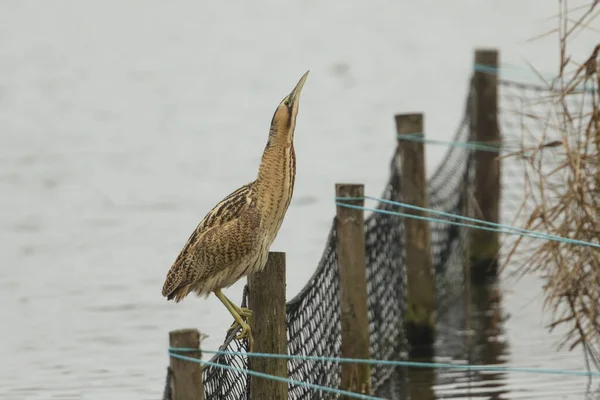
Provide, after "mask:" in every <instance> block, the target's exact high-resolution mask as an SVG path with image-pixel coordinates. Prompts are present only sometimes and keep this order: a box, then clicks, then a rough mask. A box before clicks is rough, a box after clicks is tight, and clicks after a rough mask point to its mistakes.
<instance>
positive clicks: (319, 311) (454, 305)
mask: <svg viewBox="0 0 600 400" xmlns="http://www.w3.org/2000/svg"><path fill="white" fill-rule="evenodd" d="M505 88H509V89H510V90H511V91H512V92H510V93H509V95H508V97H507V98H506V99H505V98H501V99H500V100H501V101H500V104H501V107H502V106H503V103H507V104H508V108H510V107H517V106H519V105H520V103H519V101H520V100H519V99H520V98H521V97H522V96H521V94H522V93H521V92H523V91H528V90H534V89H535V87H526V86H520V85H519V84H515V83H512V82H506V81H500V90H501V93H502V90H503V89H505ZM470 100H471V99H470V95H469V96H468V97H467V99H466V107H465V113H464V117H463V119H462V121H461V122H460V124H459V127H458V129H457V130H456V132H455V135H454V138H453V141H456V142H466V141H469V140H471V129H470V121H471V112H470V104H471V101H470ZM499 118H500V119H499V123H500V129H501V132H502V133H503V134H505V135H509V136H510V135H513V136H516V135H518V131H520V128H521V127H522V125H521V124H520V123H519V122H518V121H516V120H517V117H516V116H515V114H513V113H511V112H510V110H507V112H501V114H500V116H499ZM504 131H506V132H504ZM473 152H474V151H473V149H472V148H469V147H461V146H452V147H450V148H449V150H448V152H447V154H446V156H445V158H444V160H443V161H442V162H441V164H440V167H439V168H438V169H437V171H436V172H435V173H434V174H433V175H432V177H431V178H430V179H429V181H428V196H429V208H432V209H434V210H438V211H443V212H445V213H451V214H459V215H472V210H471V207H472V206H471V202H470V201H469V196H472V195H473V194H472V186H473V185H472V184H473V182H474V174H473V168H472V165H473V157H472V155H473ZM399 157H400V156H399V155H398V154H397V153H396V154H394V155H393V156H392V159H391V162H390V175H389V176H390V177H389V180H388V183H387V185H386V187H385V189H384V191H383V194H382V195H381V198H382V199H384V200H391V201H395V202H402V201H403V200H402V192H401V190H400V184H399V171H398V167H397V165H399ZM511 163H513V161H512V160H511V161H510V162H509V163H507V164H511ZM520 174H522V168H521V167H520V166H519V165H518V162H517V165H516V166H511V167H508V168H504V165H503V170H502V182H503V184H504V191H503V202H506V203H503V209H504V207H505V204H506V205H507V206H508V207H516V206H517V205H518V204H519V203H522V202H523V196H522V194H519V192H518V189H517V187H516V186H518V185H516V184H513V183H514V182H517V180H518V179H522V176H519V175H520ZM507 182H509V183H510V182H513V183H510V184H508V185H507ZM521 188H522V186H521ZM521 191H522V189H521ZM375 207H376V208H377V209H379V210H390V211H403V210H401V209H400V207H398V206H397V205H392V204H388V203H384V202H378V203H377V205H376V206H375ZM503 217H504V214H503ZM435 218H437V219H438V220H437V221H432V222H430V229H431V241H432V247H431V248H432V259H433V267H434V270H435V274H436V290H437V292H436V305H437V315H438V328H437V329H438V331H437V337H438V341H439V343H441V346H440V344H438V346H436V351H437V349H438V348H440V347H441V348H443V350H442V351H441V352H440V354H446V355H448V356H450V357H453V356H457V355H462V353H463V352H464V342H463V340H462V339H457V338H456V332H457V331H460V330H463V329H464V328H465V324H466V323H465V320H466V318H467V316H466V313H465V311H464V304H463V303H464V294H465V287H466V284H465V265H466V264H467V263H466V256H465V254H466V252H465V248H466V246H465V243H466V242H467V232H468V229H466V228H464V227H460V226H456V225H453V224H449V223H448V222H460V221H459V220H458V219H456V218H454V217H449V216H435ZM365 241H366V269H367V295H368V315H369V334H370V357H371V358H372V359H378V360H400V359H405V358H406V351H407V344H406V340H405V332H404V328H403V321H404V313H405V308H406V298H405V293H406V290H405V285H406V280H405V273H406V265H405V247H404V223H403V217H400V216H397V215H389V214H383V213H376V212H374V213H370V214H369V215H368V216H367V217H366V219H365ZM246 295H247V293H246V291H245V293H244V296H243V304H242V305H245V303H246V297H247V296H246ZM461 299H463V301H461ZM339 310H340V307H339V276H338V269H337V257H336V227H335V219H334V220H333V222H332V226H331V229H330V232H329V236H328V238H327V242H326V244H325V250H324V251H323V254H322V257H321V260H320V262H319V264H318V266H317V268H316V271H315V273H314V274H313V276H312V277H311V279H310V280H309V281H308V283H307V284H306V286H305V287H304V288H303V289H302V290H301V291H300V293H298V295H296V297H294V298H293V299H291V300H290V301H289V302H288V303H287V315H286V322H287V339H288V354H290V355H309V356H326V357H340V356H341V352H340V348H341V336H340V331H341V328H340V311H339ZM247 347H248V344H247V341H245V340H242V341H239V340H237V339H235V332H232V333H231V334H229V336H227V337H226V338H225V341H224V343H223V345H222V346H221V347H220V350H223V351H226V352H242V353H243V352H245V351H246V350H247ZM210 361H211V362H212V363H215V364H221V365H226V366H231V367H235V368H237V369H238V370H230V369H223V368H219V367H218V366H208V365H207V366H205V367H204V373H203V376H204V387H205V398H206V399H207V400H213V399H214V400H217V399H218V400H223V399H225V400H229V399H231V400H242V399H247V398H248V393H249V377H248V376H247V375H246V374H245V373H244V371H245V370H246V369H247V368H248V359H247V358H246V357H245V356H244V355H232V354H218V355H215V356H214V357H213V358H212V359H211V360H210ZM250 362H251V361H250ZM288 371H289V378H290V379H293V380H295V381H301V382H307V383H311V384H316V385H321V386H327V387H332V388H337V387H339V381H340V372H341V368H340V364H339V363H335V362H326V361H325V362H323V361H310V360H298V359H293V360H289V361H288ZM371 376H372V378H371V379H372V388H373V395H375V396H378V397H382V398H386V399H392V400H394V399H400V398H405V396H404V395H403V394H402V393H403V390H404V389H403V387H404V386H406V379H407V378H406V371H403V370H402V369H401V368H398V367H390V366H382V365H373V366H372V369H371ZM168 386H169V385H167V387H168ZM289 398H290V399H294V400H296V399H297V400H300V399H311V398H312V399H314V398H319V399H333V398H338V395H335V394H329V393H325V392H318V393H317V392H315V391H314V389H309V388H306V387H303V386H299V385H291V384H290V385H289ZM164 400H172V399H171V398H170V393H169V390H167V389H166V390H165V394H164Z"/></svg>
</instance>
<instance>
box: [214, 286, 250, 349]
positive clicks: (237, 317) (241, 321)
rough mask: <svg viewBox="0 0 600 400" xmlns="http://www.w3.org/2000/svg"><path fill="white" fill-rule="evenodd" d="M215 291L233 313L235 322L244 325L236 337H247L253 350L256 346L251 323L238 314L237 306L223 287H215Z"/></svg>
mask: <svg viewBox="0 0 600 400" xmlns="http://www.w3.org/2000/svg"><path fill="white" fill-rule="evenodd" d="M214 293H215V296H217V298H218V299H219V300H221V303H223V305H224V306H225V307H226V308H227V310H228V311H229V312H230V313H231V315H232V316H233V319H235V322H236V323H237V324H238V325H239V326H241V327H242V331H241V332H240V333H239V334H238V335H237V336H236V338H237V339H238V340H239V339H243V338H245V337H247V338H248V342H249V343H250V352H252V348H253V346H254V338H253V337H252V332H251V331H250V325H248V323H247V322H246V321H244V319H243V318H242V317H241V316H240V314H238V312H237V310H236V307H234V306H233V304H231V302H230V301H229V299H227V297H225V295H224V294H223V292H221V289H215V290H214Z"/></svg>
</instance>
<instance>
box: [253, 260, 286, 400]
mask: <svg viewBox="0 0 600 400" xmlns="http://www.w3.org/2000/svg"><path fill="white" fill-rule="evenodd" d="M248 307H249V308H250V309H251V310H252V311H253V314H252V318H251V319H250V328H251V329H252V334H253V336H254V349H253V350H254V352H256V353H271V354H287V335H286V322H285V253H279V252H269V258H268V259H267V264H266V265H265V268H264V270H262V271H261V272H259V273H256V274H251V275H249V276H248ZM249 359H250V365H251V369H252V370H253V371H256V372H262V373H265V374H269V375H276V376H280V377H282V378H287V377H288V369H287V360H286V359H284V358H273V359H271V358H261V357H250V358H249ZM287 398H288V385H287V383H285V382H277V381H274V380H272V379H262V378H257V377H251V378H250V400H259V399H273V400H287Z"/></svg>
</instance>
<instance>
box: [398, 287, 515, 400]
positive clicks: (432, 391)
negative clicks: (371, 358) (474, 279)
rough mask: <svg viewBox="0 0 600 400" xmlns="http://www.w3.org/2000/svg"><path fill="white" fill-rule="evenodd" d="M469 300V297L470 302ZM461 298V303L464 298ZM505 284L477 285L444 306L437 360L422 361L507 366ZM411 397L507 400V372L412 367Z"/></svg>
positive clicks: (415, 359)
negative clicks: (503, 291) (504, 308)
mask: <svg viewBox="0 0 600 400" xmlns="http://www.w3.org/2000/svg"><path fill="white" fill-rule="evenodd" d="M467 299H468V301H467ZM461 300H462V301H461ZM501 300H502V297H501V293H500V288H499V287H498V285H496V284H490V285H485V286H479V287H473V288H470V289H469V290H468V291H467V295H466V296H462V299H460V300H459V301H455V302H454V303H453V304H451V305H450V306H447V305H446V307H445V312H444V313H443V314H442V315H440V318H439V320H438V334H437V339H436V344H435V353H436V356H435V357H433V358H412V359H411V361H417V362H428V363H431V362H437V363H457V364H474V365H502V364H504V363H505V362H506V360H507V359H508V352H509V348H508V343H507V340H506V336H505V335H504V329H503V323H504V320H505V318H504V315H503V311H502V304H501ZM406 370H407V371H406V376H407V383H408V386H409V389H408V392H409V398H410V399H418V400H421V399H422V400H433V399H443V398H453V399H479V398H485V399H493V400H496V399H498V400H499V399H506V398H508V393H509V390H508V388H507V386H506V381H507V376H506V373H505V372H487V371H473V370H467V369H433V368H407V369H406Z"/></svg>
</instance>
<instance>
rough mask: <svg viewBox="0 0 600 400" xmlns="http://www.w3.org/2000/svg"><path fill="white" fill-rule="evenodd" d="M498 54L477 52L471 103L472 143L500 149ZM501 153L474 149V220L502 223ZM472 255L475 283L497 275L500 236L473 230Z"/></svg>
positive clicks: (471, 235)
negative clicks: (482, 143)
mask: <svg viewBox="0 0 600 400" xmlns="http://www.w3.org/2000/svg"><path fill="white" fill-rule="evenodd" d="M497 69H498V51H497V50H476V51H475V73H474V78H473V92H472V102H471V140H474V141H476V142H484V143H485V144H487V145H488V146H497V148H498V149H500V148H501V138H500V130H499V128H498V77H497V73H496V71H497ZM498 155H499V153H498V152H493V151H484V150H475V154H474V160H475V188H474V197H475V204H474V210H475V215H474V216H475V218H479V219H483V220H484V221H489V222H494V223H499V222H500V161H499V159H498ZM469 236H470V240H469V242H470V255H471V265H472V274H471V279H472V280H473V282H475V283H483V282H485V281H486V280H488V279H489V278H492V279H494V278H495V277H496V276H497V273H498V260H497V254H498V250H499V247H500V245H499V243H500V242H499V234H498V233H497V232H491V231H485V230H482V229H476V228H473V229H471V232H470V235H469Z"/></svg>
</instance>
